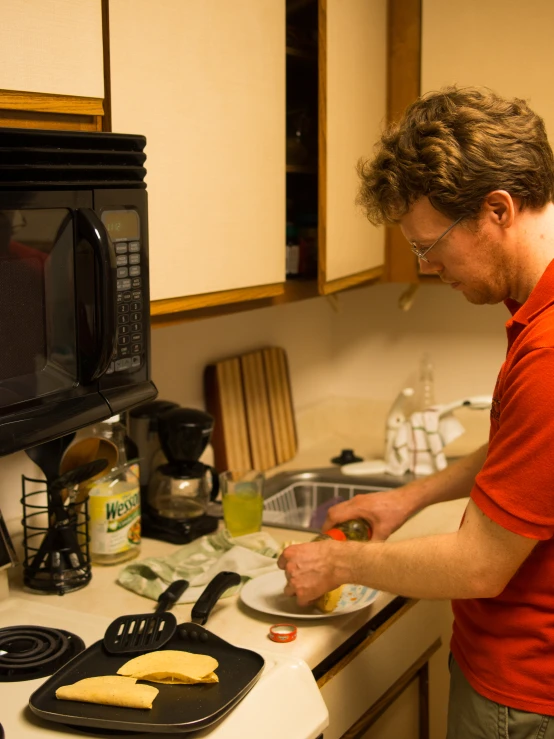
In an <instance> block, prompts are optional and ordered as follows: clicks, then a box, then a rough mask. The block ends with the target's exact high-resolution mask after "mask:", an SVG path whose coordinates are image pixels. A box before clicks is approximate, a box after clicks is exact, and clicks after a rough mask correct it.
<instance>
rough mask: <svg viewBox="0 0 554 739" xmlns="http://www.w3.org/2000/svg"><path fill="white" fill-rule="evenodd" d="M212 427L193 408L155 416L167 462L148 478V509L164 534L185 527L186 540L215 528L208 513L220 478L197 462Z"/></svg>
mask: <svg viewBox="0 0 554 739" xmlns="http://www.w3.org/2000/svg"><path fill="white" fill-rule="evenodd" d="M213 426H214V419H213V418H212V416H210V415H209V414H208V413H205V412H204V411H200V410H197V409H194V408H172V409H170V410H168V411H166V412H164V413H161V414H160V415H159V416H158V435H159V439H160V445H161V448H162V450H163V452H164V454H165V456H166V458H167V460H168V461H167V463H164V464H161V465H159V466H158V467H157V468H156V469H155V470H154V472H153V473H152V475H151V478H150V482H149V485H148V494H147V509H148V511H149V514H150V518H151V519H156V520H157V521H158V522H160V521H163V522H164V528H165V529H166V530H167V531H169V530H183V526H185V529H186V531H187V532H189V534H191V535H190V536H189V540H190V539H192V538H195V535H196V536H201V535H202V534H204V533H208V532H209V531H214V530H215V529H216V528H217V519H216V518H215V517H214V516H209V515H207V510H208V505H209V503H210V501H211V500H215V498H216V496H217V493H218V491H219V478H218V475H217V472H216V470H215V469H214V468H213V467H211V466H209V465H206V464H203V463H202V462H200V461H199V459H200V457H201V456H202V454H203V452H204V450H205V449H206V447H207V445H208V443H209V441H210V437H211V434H212V431H213ZM164 538H166V539H167V537H164ZM172 540H174V539H172Z"/></svg>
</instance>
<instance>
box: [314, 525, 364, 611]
mask: <svg viewBox="0 0 554 739" xmlns="http://www.w3.org/2000/svg"><path fill="white" fill-rule="evenodd" d="M324 539H334V540H335V541H369V539H371V526H370V525H369V524H368V523H367V521H364V520H363V519H361V518H354V519H352V520H351V521H343V522H342V523H338V524H337V525H336V526H333V528H332V529H328V530H327V531H326V532H325V533H324V534H318V536H316V537H315V539H314V541H322V540H324ZM343 588H344V585H339V587H338V588H335V589H334V590H330V591H329V592H328V593H324V594H323V595H322V596H321V597H320V598H318V600H317V602H316V606H317V608H319V610H320V611H323V613H331V611H334V610H335V608H336V607H337V606H338V604H339V602H340V598H341V595H342V590H343Z"/></svg>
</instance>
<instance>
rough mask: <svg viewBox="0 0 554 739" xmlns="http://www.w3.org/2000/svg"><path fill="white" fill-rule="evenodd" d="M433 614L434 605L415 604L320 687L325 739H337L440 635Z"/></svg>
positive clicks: (434, 610)
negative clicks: (326, 713) (325, 710)
mask: <svg viewBox="0 0 554 739" xmlns="http://www.w3.org/2000/svg"><path fill="white" fill-rule="evenodd" d="M436 613H437V606H436V603H435V602H433V601H418V602H417V603H415V605H414V606H413V607H412V608H410V610H408V611H407V612H406V613H405V614H404V615H403V616H402V617H401V618H399V619H398V620H397V621H395V622H394V623H392V625H391V626H390V627H389V628H388V629H386V631H384V632H383V634H381V635H380V636H379V637H378V638H376V639H375V640H374V641H372V642H371V643H370V644H369V645H368V646H367V647H366V648H365V649H363V650H362V651H360V652H359V653H358V654H356V656H355V657H354V658H353V659H351V660H349V661H348V660H345V661H346V662H347V663H346V664H345V666H344V667H343V668H342V669H340V670H339V671H338V672H336V674H333V675H332V677H331V678H330V679H329V680H328V681H327V682H324V683H323V684H322V685H321V695H322V696H323V700H324V701H325V704H326V706H327V708H328V710H329V720H330V724H329V728H328V729H326V730H325V739H340V737H342V735H343V734H344V733H345V732H346V731H347V729H349V728H350V727H351V726H352V725H353V724H354V723H355V722H356V721H357V720H358V719H359V718H360V717H361V716H363V714H364V713H366V712H367V711H368V709H369V708H370V707H371V706H373V704H374V703H375V702H376V701H378V700H379V698H381V696H382V695H384V693H386V691H387V690H388V689H389V688H390V687H391V686H392V685H394V683H395V682H396V681H397V680H398V679H399V678H401V677H402V675H404V673H405V672H407V671H408V670H409V669H410V667H411V666H412V665H413V664H414V663H415V662H417V660H418V659H419V658H420V657H421V655H422V654H423V653H424V652H426V650H427V649H429V648H430V647H431V645H432V644H433V643H434V642H435V641H436V639H437V638H438V637H439V635H440V628H439V626H438V624H437V623H436ZM331 672H332V670H331ZM324 679H325V676H324V677H323V678H322V680H324ZM410 695H411V694H410ZM408 697H409V696H408ZM410 710H411V709H408V710H407V714H409V713H410ZM406 720H407V719H406ZM402 739H404V737H402ZM406 739H408V737H406Z"/></svg>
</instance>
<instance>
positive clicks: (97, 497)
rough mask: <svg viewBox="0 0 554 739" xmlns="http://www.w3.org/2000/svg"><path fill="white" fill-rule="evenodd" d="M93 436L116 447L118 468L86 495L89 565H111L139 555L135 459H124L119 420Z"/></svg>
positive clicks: (104, 425)
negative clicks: (103, 439)
mask: <svg viewBox="0 0 554 739" xmlns="http://www.w3.org/2000/svg"><path fill="white" fill-rule="evenodd" d="M92 434H93V436H100V437H102V438H105V439H107V440H108V441H111V442H112V444H114V445H115V446H116V447H117V451H118V454H117V457H118V464H117V466H116V467H114V468H113V469H111V470H110V471H109V472H108V473H107V474H106V475H104V476H103V477H102V478H100V479H98V480H95V482H94V486H93V487H92V488H91V490H90V492H89V503H88V511H89V516H90V522H89V535H90V558H91V560H92V562H94V563H96V564H103V565H115V564H119V563H120V562H125V561H127V560H129V559H133V557H136V556H137V555H138V554H139V552H140V535H141V520H140V482H139V478H140V472H139V466H138V462H137V459H136V458H135V459H130V460H129V459H128V457H127V444H126V441H127V436H126V428H125V425H124V424H123V423H122V422H121V418H120V416H113V417H112V418H109V419H108V420H107V421H104V422H103V423H99V424H96V425H95V426H94V427H93V428H92Z"/></svg>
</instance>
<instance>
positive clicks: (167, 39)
mask: <svg viewBox="0 0 554 739" xmlns="http://www.w3.org/2000/svg"><path fill="white" fill-rule="evenodd" d="M110 58H111V61H110V64H111V114H112V128H113V130H114V131H119V132H131V133H141V134H144V135H145V136H146V138H147V148H146V153H147V157H148V158H147V162H146V167H147V171H148V174H147V185H148V196H149V232H150V270H151V276H150V284H151V297H152V300H153V304H152V314H153V315H154V316H156V315H163V314H168V313H173V312H179V311H184V310H189V309H191V308H197V307H202V306H207V305H208V306H209V305H217V304H218V303H228V302H237V301H241V300H248V299H252V298H262V297H268V296H271V295H276V294H279V293H282V292H283V283H284V280H285V236H284V234H285V145H284V141H285V0H256V2H255V3H252V2H251V0H233V2H228V0H202V2H198V1H197V0H157V2H155V3H153V2H151V0H110Z"/></svg>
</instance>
